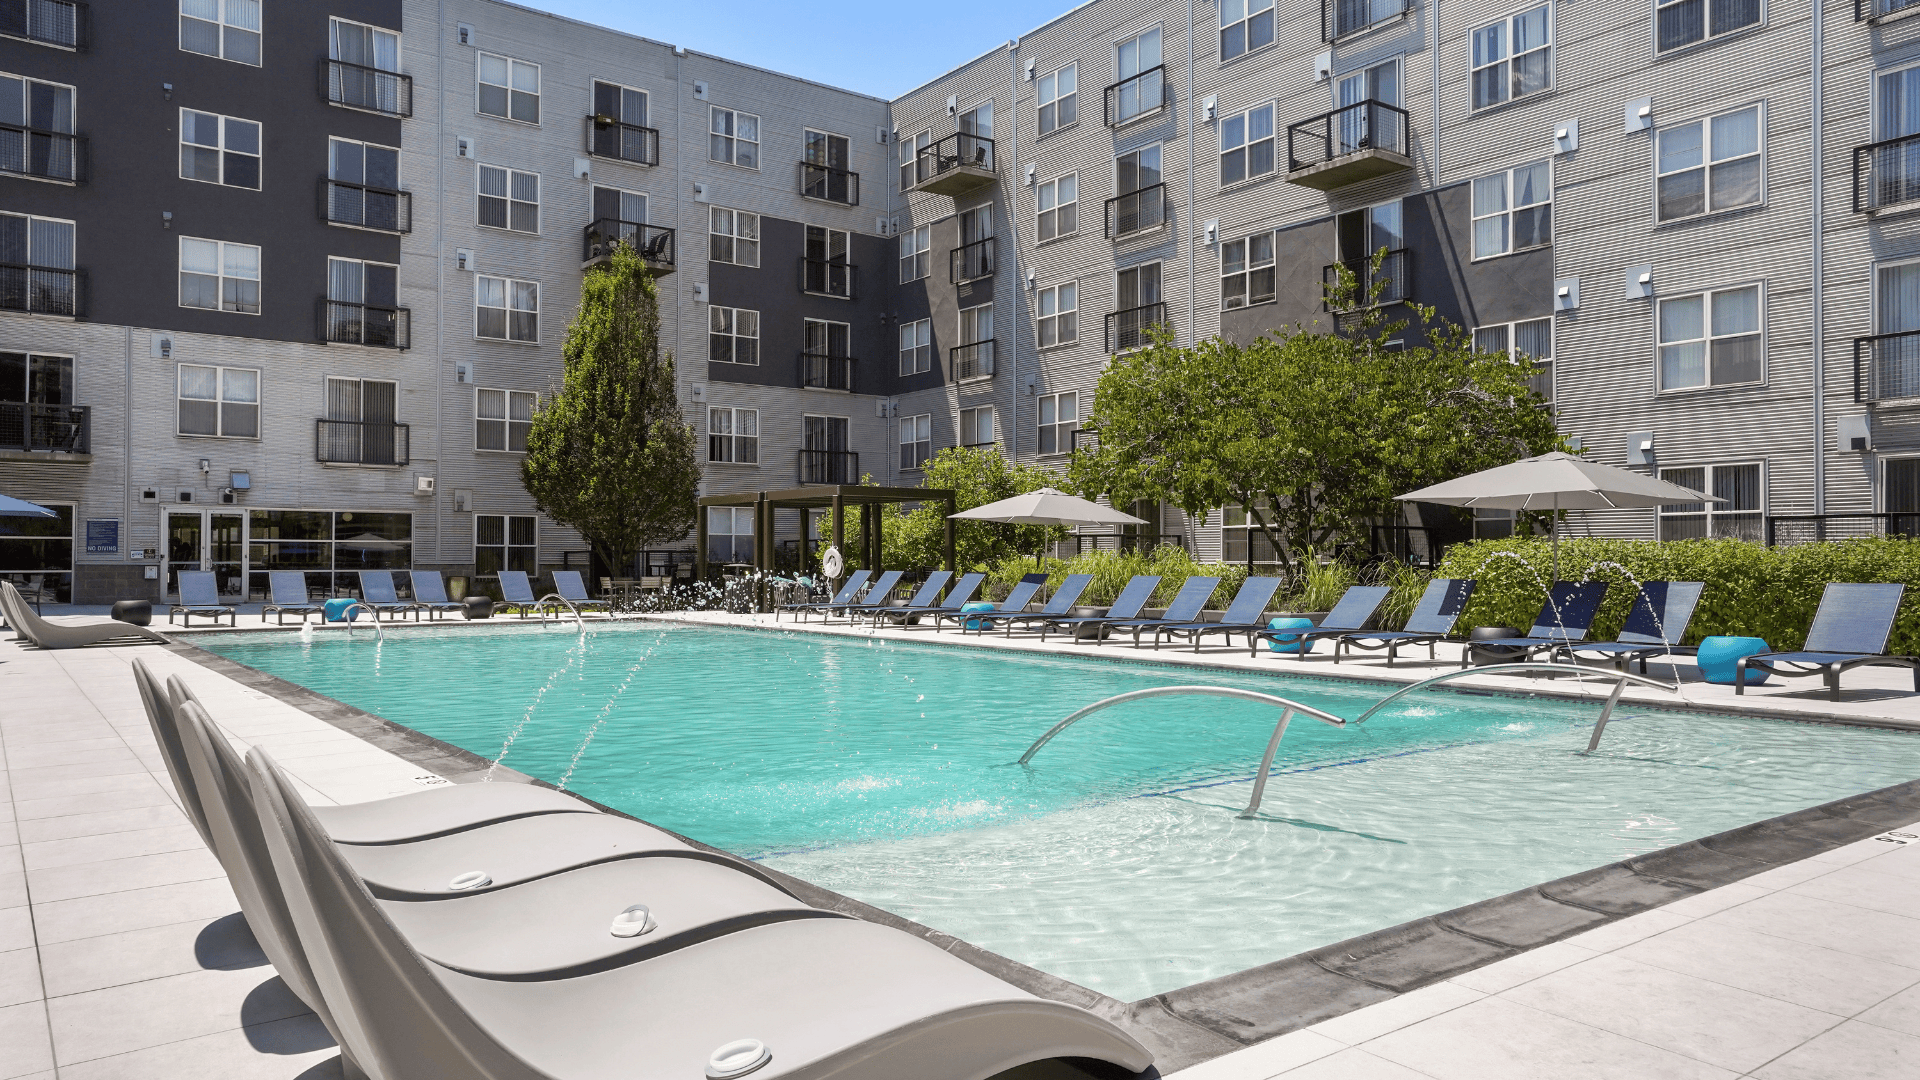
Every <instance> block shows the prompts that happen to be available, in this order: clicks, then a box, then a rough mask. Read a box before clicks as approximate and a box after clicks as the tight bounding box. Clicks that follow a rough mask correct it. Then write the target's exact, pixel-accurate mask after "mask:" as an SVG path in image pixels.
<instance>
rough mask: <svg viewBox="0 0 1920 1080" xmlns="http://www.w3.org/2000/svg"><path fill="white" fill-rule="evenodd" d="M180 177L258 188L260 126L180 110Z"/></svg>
mask: <svg viewBox="0 0 1920 1080" xmlns="http://www.w3.org/2000/svg"><path fill="white" fill-rule="evenodd" d="M180 178H181V179H182V180H200V181H203V182H205V183H209V184H225V185H227V186H228V187H240V188H252V189H254V190H255V191H258V190H259V189H260V125H259V124H257V123H255V122H253V121H252V120H241V119H238V118H236V117H232V116H216V115H215V114H213V113H204V112H195V111H194V110H192V109H181V110H180Z"/></svg>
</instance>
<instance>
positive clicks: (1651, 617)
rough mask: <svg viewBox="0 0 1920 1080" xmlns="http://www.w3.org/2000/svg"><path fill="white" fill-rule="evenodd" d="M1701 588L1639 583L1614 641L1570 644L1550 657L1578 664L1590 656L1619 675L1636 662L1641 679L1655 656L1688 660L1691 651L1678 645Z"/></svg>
mask: <svg viewBox="0 0 1920 1080" xmlns="http://www.w3.org/2000/svg"><path fill="white" fill-rule="evenodd" d="M1705 588H1706V584H1705V583H1704V582H1699V581H1647V582H1642V583H1641V585H1640V594H1639V595H1638V596H1635V597H1634V598H1633V607H1632V609H1630V610H1629V611H1628V612H1627V622H1626V625H1625V626H1623V627H1621V628H1620V636H1619V638H1618V639H1616V640H1614V641H1579V642H1573V643H1571V644H1567V645H1562V646H1561V647H1560V648H1558V649H1555V650H1554V651H1553V656H1554V658H1555V659H1556V660H1557V659H1559V658H1560V657H1562V656H1564V657H1566V658H1567V659H1569V660H1578V659H1579V658H1580V657H1581V656H1582V655H1583V654H1594V655H1598V656H1601V657H1604V658H1606V659H1609V660H1612V661H1613V665H1614V666H1615V667H1617V668H1619V669H1620V670H1621V671H1625V670H1627V664H1628V663H1629V662H1631V661H1634V660H1638V661H1640V674H1642V675H1645V674H1646V673H1647V661H1648V660H1649V659H1651V658H1653V657H1655V656H1690V655H1692V654H1693V653H1694V652H1695V649H1694V648H1693V647H1692V646H1688V645H1682V644H1680V639H1681V638H1684V637H1686V636H1687V625H1688V624H1689V623H1691V622H1693V609H1694V608H1695V607H1697V606H1699V603H1700V593H1701V592H1702V590H1704V589H1705Z"/></svg>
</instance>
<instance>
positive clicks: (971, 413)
mask: <svg viewBox="0 0 1920 1080" xmlns="http://www.w3.org/2000/svg"><path fill="white" fill-rule="evenodd" d="M960 445H961V446H993V445H995V437H994V424H993V406H991V405H982V406H980V407H979V408H977V409H961V410H960Z"/></svg>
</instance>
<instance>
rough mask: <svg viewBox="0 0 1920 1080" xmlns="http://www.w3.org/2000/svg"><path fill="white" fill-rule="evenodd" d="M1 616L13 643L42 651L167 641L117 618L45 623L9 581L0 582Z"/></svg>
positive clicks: (142, 627) (163, 643)
mask: <svg viewBox="0 0 1920 1080" xmlns="http://www.w3.org/2000/svg"><path fill="white" fill-rule="evenodd" d="M0 613H4V614H5V615H6V617H7V625H8V626H11V627H13V632H14V637H15V639H16V640H25V641H31V642H33V643H34V644H35V645H38V646H40V647H41V648H43V649H78V648H81V647H82V646H86V645H98V644H100V643H101V642H107V641H118V642H123V643H124V642H126V640H127V639H128V638H133V639H136V640H139V639H145V640H147V641H157V642H159V643H160V644H162V645H165V644H166V643H167V639H166V638H164V637H161V636H160V635H159V634H158V633H156V632H154V631H152V630H149V629H147V628H146V627H144V626H135V625H133V624H132V623H124V622H121V621H119V620H118V619H107V620H103V621H101V622H90V623H80V624H78V625H75V624H73V623H52V622H48V621H47V620H46V619H44V618H41V617H40V616H39V615H37V614H35V613H34V610H33V608H31V607H29V606H27V601H26V598H25V597H23V596H21V595H20V590H19V589H17V588H15V587H14V585H13V582H11V581H0Z"/></svg>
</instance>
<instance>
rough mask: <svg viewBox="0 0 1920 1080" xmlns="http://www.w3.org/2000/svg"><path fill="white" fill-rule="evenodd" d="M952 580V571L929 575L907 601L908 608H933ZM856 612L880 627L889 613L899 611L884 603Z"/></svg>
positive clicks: (868, 605) (870, 605) (863, 607)
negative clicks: (941, 591) (882, 620)
mask: <svg viewBox="0 0 1920 1080" xmlns="http://www.w3.org/2000/svg"><path fill="white" fill-rule="evenodd" d="M952 580H953V571H951V570H935V571H934V572H933V573H931V574H928V575H927V580H925V581H923V582H921V583H920V590H919V591H918V592H916V593H914V594H913V597H912V598H911V599H909V600H908V601H907V606H908V607H910V608H922V607H931V606H932V605H933V603H934V601H936V600H938V599H940V590H941V589H944V588H946V587H947V582H949V581H952ZM855 610H857V611H859V612H860V613H861V614H863V615H871V616H873V625H875V626H878V625H880V620H881V619H883V618H885V617H886V616H887V615H888V613H889V612H892V611H896V610H898V609H897V608H889V607H887V605H886V604H885V603H884V602H882V603H879V604H862V605H860V606H859V607H858V608H856V609H855Z"/></svg>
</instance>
